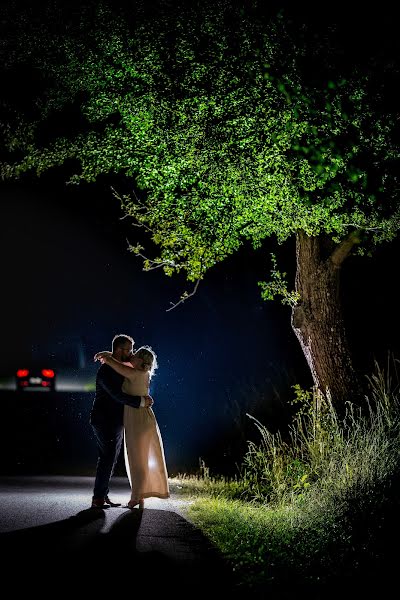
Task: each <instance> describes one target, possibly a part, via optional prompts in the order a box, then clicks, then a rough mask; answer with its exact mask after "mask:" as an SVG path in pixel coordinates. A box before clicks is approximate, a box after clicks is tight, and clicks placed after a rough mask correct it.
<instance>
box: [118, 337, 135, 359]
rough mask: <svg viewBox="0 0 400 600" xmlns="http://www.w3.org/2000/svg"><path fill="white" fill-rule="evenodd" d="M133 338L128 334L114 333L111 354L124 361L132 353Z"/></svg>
mask: <svg viewBox="0 0 400 600" xmlns="http://www.w3.org/2000/svg"><path fill="white" fill-rule="evenodd" d="M134 343H135V342H134V340H133V338H131V336H130V335H125V334H122V333H120V334H118V335H115V336H114V338H113V341H112V355H113V357H114V358H116V359H117V360H119V361H121V362H126V361H127V360H129V357H130V356H131V354H132V349H133V345H134Z"/></svg>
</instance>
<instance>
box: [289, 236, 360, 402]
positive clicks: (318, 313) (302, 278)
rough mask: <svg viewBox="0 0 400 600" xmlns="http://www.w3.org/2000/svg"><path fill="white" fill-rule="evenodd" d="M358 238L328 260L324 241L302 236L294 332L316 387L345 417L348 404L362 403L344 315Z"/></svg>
mask: <svg viewBox="0 0 400 600" xmlns="http://www.w3.org/2000/svg"><path fill="white" fill-rule="evenodd" d="M357 241H358V238H357V234H356V233H353V234H351V235H350V236H348V238H347V239H346V240H344V241H343V242H342V243H341V244H340V245H338V246H337V247H336V248H335V250H334V251H333V252H332V253H330V255H329V256H328V257H327V258H324V257H323V256H322V255H323V252H322V243H321V242H322V238H320V237H308V236H307V235H306V234H305V233H304V232H302V231H300V232H299V233H298V234H297V236H296V256H297V270H296V291H297V292H299V294H300V300H299V302H298V304H297V305H296V306H295V307H294V308H293V310H292V328H293V330H294V332H295V334H296V336H297V338H298V340H299V342H300V345H301V347H302V350H303V352H304V355H305V357H306V360H307V363H308V365H309V367H310V369H311V373H312V377H313V380H314V384H315V386H316V388H317V389H318V390H319V391H320V392H321V393H322V394H323V395H324V396H326V397H328V398H329V399H330V400H331V402H332V404H333V406H334V407H335V409H337V411H338V413H339V414H344V408H345V402H346V401H350V402H354V403H357V404H360V402H361V397H362V394H361V386H360V382H359V380H358V377H357V375H356V372H355V370H354V368H353V364H352V360H351V355H350V350H349V347H348V343H347V339H346V332H345V327H344V323H343V316H342V311H341V302H340V295H339V276H340V267H341V264H342V263H343V260H344V259H345V258H346V256H347V255H348V254H349V252H350V250H351V248H352V247H353V246H354V244H355V243H357Z"/></svg>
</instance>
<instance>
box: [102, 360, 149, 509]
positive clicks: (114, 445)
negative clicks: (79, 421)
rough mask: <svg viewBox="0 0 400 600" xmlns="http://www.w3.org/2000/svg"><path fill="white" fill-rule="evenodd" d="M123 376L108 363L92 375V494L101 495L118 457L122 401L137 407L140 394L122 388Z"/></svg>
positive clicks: (122, 410)
mask: <svg viewBox="0 0 400 600" xmlns="http://www.w3.org/2000/svg"><path fill="white" fill-rule="evenodd" d="M123 380H124V378H123V377H122V375H119V374H118V373H117V372H116V371H114V369H112V368H111V367H109V366H108V365H105V364H103V365H101V367H100V368H99V370H98V372H97V376H96V393H95V397H94V401H93V405H92V409H91V411H90V424H91V426H92V430H93V433H94V436H95V439H96V443H97V450H98V458H97V466H96V478H95V482H94V488H93V498H95V499H101V498H103V499H104V498H105V497H106V496H107V495H108V492H109V485H110V479H111V477H112V475H113V473H114V469H115V466H116V464H117V461H118V457H119V453H120V451H121V445H122V441H123V437H124V405H125V404H127V405H128V406H132V407H133V408H139V406H140V402H141V396H129V395H128V394H124V393H123V392H122V383H123Z"/></svg>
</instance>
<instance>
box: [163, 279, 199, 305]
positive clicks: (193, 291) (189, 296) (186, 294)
mask: <svg viewBox="0 0 400 600" xmlns="http://www.w3.org/2000/svg"><path fill="white" fill-rule="evenodd" d="M199 283H200V279H198V280H197V281H196V285H195V286H194V288H193V290H192V291H191V292H190V294H188V292H184V294H182V296H181V299H180V300H179V301H178V302H175V303H174V302H171V303H170V304H172V306H170V307H169V308H167V310H166V312H169V311H170V310H173V309H174V308H176V307H177V306H179V304H183V303H184V302H185V300H187V299H188V298H191V297H192V296H194V295H195V293H196V292H197V288H198V287H199Z"/></svg>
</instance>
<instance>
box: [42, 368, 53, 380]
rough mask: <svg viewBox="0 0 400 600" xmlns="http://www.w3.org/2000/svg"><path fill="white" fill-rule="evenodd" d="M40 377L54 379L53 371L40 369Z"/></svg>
mask: <svg viewBox="0 0 400 600" xmlns="http://www.w3.org/2000/svg"><path fill="white" fill-rule="evenodd" d="M42 375H43V377H48V378H49V379H52V378H53V377H54V371H53V369H42Z"/></svg>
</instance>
